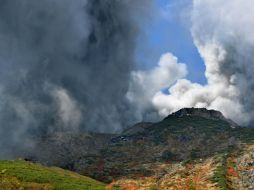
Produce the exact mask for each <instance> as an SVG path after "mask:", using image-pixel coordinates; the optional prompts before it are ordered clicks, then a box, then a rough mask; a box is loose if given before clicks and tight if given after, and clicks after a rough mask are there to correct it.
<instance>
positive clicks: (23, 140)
mask: <svg viewBox="0 0 254 190" xmlns="http://www.w3.org/2000/svg"><path fill="white" fill-rule="evenodd" d="M147 2H148V1H145V0H144V1H143V0H139V1H138V2H136V1H135V0H126V1H120V0H75V1H70V0H61V1H58V0H43V1H34V0H22V1H20V0H11V1H10V0H0V41H1V43H0V94H1V96H0V125H1V127H0V139H1V140H0V149H1V155H5V156H8V155H11V152H15V150H16V149H19V148H20V147H24V148H26V149H27V148H28V146H32V144H33V143H32V141H31V140H30V139H29V138H28V134H33V135H34V134H40V135H42V134H48V133H51V132H55V131H59V130H60V131H61V130H92V131H99V132H117V131H119V130H121V127H122V126H124V125H128V124H129V123H132V122H134V121H136V119H137V118H136V116H135V115H134V114H133V112H132V106H131V105H130V104H129V102H128V101H127V99H126V96H125V95H126V93H127V91H128V87H129V79H130V72H131V71H132V69H133V66H134V59H133V57H134V51H135V40H136V36H137V32H138V28H137V23H136V22H137V21H136V20H135V18H137V17H141V16H142V15H143V13H145V12H146V10H145V9H144V8H143V7H149V5H148V3H147ZM141 5H142V6H141ZM134 8H135V9H134ZM127 118H128V120H127Z"/></svg>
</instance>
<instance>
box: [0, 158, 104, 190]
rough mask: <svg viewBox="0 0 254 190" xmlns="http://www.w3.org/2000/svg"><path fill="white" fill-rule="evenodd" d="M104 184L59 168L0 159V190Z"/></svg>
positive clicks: (96, 189) (78, 189)
mask: <svg viewBox="0 0 254 190" xmlns="http://www.w3.org/2000/svg"><path fill="white" fill-rule="evenodd" d="M105 187H106V185H105V184H103V183H101V182H98V181H96V180H93V179H91V178H88V177H84V176H81V175H78V174H76V173H73V172H69V171H66V170H63V169H60V168H48V167H44V166H41V165H39V164H33V163H30V162H26V161H22V160H17V161H0V189H1V190H86V189H87V190H102V189H105Z"/></svg>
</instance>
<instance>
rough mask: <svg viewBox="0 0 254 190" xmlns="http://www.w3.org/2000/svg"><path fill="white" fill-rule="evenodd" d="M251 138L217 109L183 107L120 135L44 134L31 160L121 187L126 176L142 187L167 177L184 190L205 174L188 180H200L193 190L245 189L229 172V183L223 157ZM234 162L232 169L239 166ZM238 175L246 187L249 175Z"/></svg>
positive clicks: (252, 133)
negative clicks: (156, 121) (161, 118)
mask: <svg viewBox="0 0 254 190" xmlns="http://www.w3.org/2000/svg"><path fill="white" fill-rule="evenodd" d="M253 140H254V129H252V128H243V127H240V126H238V125H237V124H236V123H234V122H232V121H231V120H228V119H226V118H225V117H224V116H223V115H222V114H221V113H220V112H218V111H215V110H207V109H196V108H185V109H181V110H179V111H177V112H175V113H173V114H171V115H169V116H168V117H166V118H165V119H163V120H162V121H160V122H158V123H138V124H136V125H134V126H132V127H130V128H128V129H126V130H125V131H123V133H122V134H120V135H104V134H95V133H84V134H74V133H73V134H72V133H62V134H56V135H53V136H51V137H50V138H49V137H46V138H43V139H42V140H41V141H40V142H38V144H39V145H40V146H38V151H37V154H36V156H35V157H34V159H35V160H37V161H40V162H42V163H44V164H48V165H56V166H60V167H63V168H67V169H70V170H74V171H77V172H78V173H80V174H83V175H85V176H90V177H92V178H94V179H97V180H99V181H104V182H112V181H115V184H120V185H124V184H125V183H126V182H128V180H129V182H131V183H132V182H133V183H134V182H135V183H136V182H137V183H140V184H142V183H144V184H146V185H147V181H146V180H148V181H150V182H151V184H153V185H157V186H158V185H159V182H163V183H164V182H165V183H166V182H167V183H168V181H167V180H164V179H170V180H173V182H172V183H174V184H178V185H179V186H181V187H185V189H186V188H187V187H186V186H184V184H185V185H186V183H188V184H189V185H190V184H192V182H190V180H192V181H193V180H194V178H195V179H196V178H198V179H199V178H201V176H204V177H205V179H203V178H202V180H201V179H200V180H198V182H194V181H195V180H194V181H193V184H195V183H200V184H199V185H200V187H199V188H198V189H218V188H222V189H223V188H224V187H225V188H224V189H227V187H228V186H230V184H233V186H234V187H241V188H240V189H244V188H242V187H244V185H241V184H240V182H239V184H240V185H239V184H238V186H237V185H236V184H235V181H236V179H234V178H232V176H231V178H232V179H234V182H232V183H231V182H230V180H229V178H228V175H227V172H228V167H229V166H230V167H231V166H232V164H233V162H232V163H231V162H228V159H229V158H232V159H233V160H240V159H241V156H242V154H247V153H248V152H246V150H247V148H246V147H250V146H252V145H253V144H254V143H253ZM233 154H235V155H233ZM253 155H254V153H253ZM253 159H254V157H253ZM234 162H235V164H233V166H234V169H232V168H230V171H231V172H233V173H234V172H235V171H238V169H237V168H236V166H238V165H239V164H238V161H234ZM239 162H240V161H239ZM253 163H254V161H253ZM206 170H207V173H206V175H205V171H206ZM246 170H247V169H246ZM186 171H188V172H186ZM199 172H201V173H200V174H199ZM238 173H239V176H241V177H242V176H246V175H247V176H250V174H246V172H244V171H240V170H239V172H238ZM253 173H254V171H253ZM196 174H197V175H196ZM234 175H235V176H236V174H234ZM241 177H239V180H240V179H241V180H240V181H242V182H241V183H242V184H244V183H246V184H247V185H246V184H245V186H248V185H249V184H250V182H247V180H246V179H247V178H248V177H242V178H243V179H242V178H241ZM251 178H253V183H254V176H252V177H251ZM248 179H249V178H248ZM152 181H153V182H152ZM127 184H128V183H127ZM196 185H197V184H196ZM201 187H202V188H201ZM158 188H159V189H165V188H164V187H163V188H162V187H161V186H159V187H158ZM158 188H157V189H158ZM141 189H142V188H141ZM183 189H184V188H183ZM187 189H188V188H187ZM236 189H239V188H236ZM247 189H248V188H247ZM253 189H254V187H253Z"/></svg>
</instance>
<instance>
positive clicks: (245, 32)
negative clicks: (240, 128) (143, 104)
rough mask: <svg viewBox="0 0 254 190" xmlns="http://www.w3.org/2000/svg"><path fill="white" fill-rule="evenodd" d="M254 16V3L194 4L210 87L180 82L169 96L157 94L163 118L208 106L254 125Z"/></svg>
mask: <svg viewBox="0 0 254 190" xmlns="http://www.w3.org/2000/svg"><path fill="white" fill-rule="evenodd" d="M253 13H254V7H253V2H252V1H250V0H230V1H221V0H212V1H211V0H202V1H201V0H193V9H192V13H191V14H192V35H193V40H194V42H195V44H196V46H197V48H198V51H199V53H200V55H201V57H202V58H203V59H204V62H205V66H206V73H205V75H206V77H207V81H208V84H207V85H200V84H197V83H192V82H191V81H189V80H186V79H180V80H178V82H177V83H176V84H175V85H174V86H172V87H171V88H169V95H166V94H163V93H161V92H158V93H156V94H155V95H154V97H153V100H152V102H153V105H154V106H155V107H156V108H157V110H158V111H159V112H160V114H161V115H167V114H168V113H170V112H173V111H176V110H178V109H180V108H182V107H207V108H213V109H217V110H219V111H221V112H222V113H223V114H224V115H225V116H226V117H228V118H230V119H232V120H234V121H235V122H237V123H239V124H241V125H250V124H251V123H252V122H253V118H254V93H253V91H254V75H253V71H254V59H253V55H254V33H253V28H254V17H253Z"/></svg>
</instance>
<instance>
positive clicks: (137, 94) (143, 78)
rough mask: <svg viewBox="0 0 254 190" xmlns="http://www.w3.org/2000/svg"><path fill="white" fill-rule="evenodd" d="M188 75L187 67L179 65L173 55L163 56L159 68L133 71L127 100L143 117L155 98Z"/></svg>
mask: <svg viewBox="0 0 254 190" xmlns="http://www.w3.org/2000/svg"><path fill="white" fill-rule="evenodd" d="M186 75H187V68H186V65H185V64H183V63H178V59H177V57H175V56H174V55H172V54H171V53H166V54H164V55H162V56H161V58H160V60H159V63H158V66H156V67H155V68H154V69H152V70H148V71H133V72H132V73H131V76H132V77H131V82H130V88H129V91H128V93H127V99H128V100H129V101H130V102H131V103H132V104H133V105H136V106H137V113H138V114H140V117H142V116H141V115H142V114H143V112H146V111H147V109H149V107H150V106H151V103H152V102H151V100H152V98H153V96H154V95H155V94H156V93H157V92H158V91H160V90H161V89H163V88H167V87H169V86H171V85H172V84H173V83H175V82H176V81H177V79H179V78H184V77H185V76H186Z"/></svg>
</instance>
